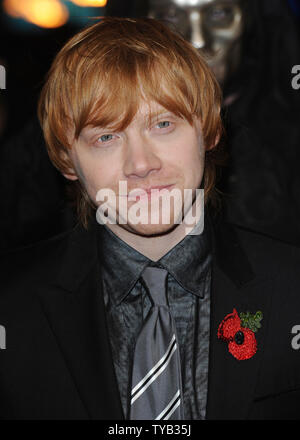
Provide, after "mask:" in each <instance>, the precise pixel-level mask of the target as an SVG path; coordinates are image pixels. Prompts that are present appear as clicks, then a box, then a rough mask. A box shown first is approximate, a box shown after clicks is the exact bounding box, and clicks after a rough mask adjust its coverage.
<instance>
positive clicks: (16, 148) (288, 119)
mask: <svg viewBox="0 0 300 440" xmlns="http://www.w3.org/2000/svg"><path fill="white" fill-rule="evenodd" d="M65 3H66V4H68V3H70V2H65ZM246 4H247V17H248V18H247V26H246V30H245V34H244V38H243V55H242V62H241V65H240V69H239V70H238V72H237V73H236V75H235V77H234V78H232V79H231V81H230V82H229V83H227V84H226V85H225V87H224V95H225V97H226V96H228V95H229V94H231V93H238V95H239V98H238V99H237V100H236V101H235V102H234V103H233V104H232V105H231V106H230V107H226V108H224V110H223V114H224V123H225V126H226V130H227V146H228V150H229V152H230V155H231V159H230V162H229V163H228V166H227V167H226V169H225V170H224V171H223V173H222V176H221V178H220V180H219V183H218V185H219V188H220V190H222V191H223V193H224V209H225V212H226V216H227V218H228V220H230V221H231V222H234V223H236V224H239V225H242V226H244V227H246V228H248V229H253V230H256V231H258V232H261V233H263V234H266V235H269V236H273V237H276V238H277V239H279V240H282V241H285V242H290V243H293V244H296V245H299V244H300V221H299V218H300V173H299V164H300V152H299V151H300V121H299V116H300V89H299V90H294V89H293V88H292V86H291V81H292V78H293V75H292V73H291V70H292V67H293V66H294V65H300V48H299V42H300V37H299V31H300V27H299V18H300V2H299V0H290V1H288V0H246ZM1 6H2V5H1ZM70 11H71V12H70V14H71V20H70V21H69V22H68V23H67V24H66V25H64V26H62V27H61V28H58V29H50V30H48V29H42V28H38V27H37V26H35V25H29V24H27V25H26V24H25V23H24V22H23V21H22V20H16V19H15V20H14V19H12V18H9V17H8V16H7V15H6V14H5V13H4V12H3V10H2V7H0V64H2V65H4V66H5V67H6V72H7V82H6V90H0V121H2V125H4V128H3V130H1V129H0V197H1V208H2V209H1V220H0V226H1V229H0V230H1V234H0V247H1V248H2V249H4V250H6V249H12V248H16V247H19V246H23V245H27V244H30V243H33V242H36V241H38V240H41V239H45V238H48V237H50V236H52V235H54V234H57V233H60V232H62V231H64V230H66V229H68V228H69V227H71V226H72V225H73V224H74V221H75V217H74V214H73V211H72V210H71V208H70V207H69V205H68V203H67V201H66V195H65V191H66V189H65V187H66V182H65V179H64V178H63V177H62V176H60V175H59V173H58V172H57V171H56V170H55V168H54V167H53V166H52V164H51V163H50V162H49V159H48V156H47V153H46V149H45V146H44V143H43V138H42V133H41V130H40V128H39V124H38V121H37V118H36V103H37V98H38V94H39V91H40V89H41V86H42V84H43V80H44V77H45V74H46V72H47V70H48V69H49V67H50V64H51V62H52V59H53V57H54V55H55V53H56V52H57V51H58V50H59V49H60V47H61V46H62V44H63V43H64V42H65V41H66V40H67V39H68V38H69V37H71V36H72V35H73V34H74V33H75V32H76V31H77V30H79V29H80V27H82V26H83V25H85V24H88V23H90V22H91V20H90V19H89V16H97V15H99V16H101V15H104V14H107V15H119V16H139V15H146V13H147V1H142V0H140V1H137V0H131V1H128V0H127V1H121V0H119V1H118V0H110V1H108V4H107V7H106V10H104V9H103V8H86V10H84V9H82V8H79V7H77V8H76V7H74V5H73V6H72V9H71V10H70ZM79 16H80V17H81V20H79V19H78V17H79ZM0 125H1V124H0Z"/></svg>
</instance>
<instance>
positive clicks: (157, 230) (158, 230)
mask: <svg viewBox="0 0 300 440" xmlns="http://www.w3.org/2000/svg"><path fill="white" fill-rule="evenodd" d="M122 226H123V227H124V226H125V225H122ZM177 226H178V224H176V223H175V224H174V223H172V224H157V225H151V224H147V225H143V224H138V225H131V224H127V225H126V229H127V230H128V231H129V232H132V233H133V234H136V235H141V236H144V237H158V236H161V235H165V234H168V233H169V232H171V231H173V230H174V229H175V228H176V227H177Z"/></svg>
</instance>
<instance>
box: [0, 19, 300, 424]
mask: <svg viewBox="0 0 300 440" xmlns="http://www.w3.org/2000/svg"><path fill="white" fill-rule="evenodd" d="M220 100H221V97H220V91H219V87H218V85H217V82H216V80H215V79H214V76H213V74H212V73H211V72H210V70H209V68H208V67H207V66H206V64H205V62H204V60H203V59H202V57H201V55H199V53H198V52H197V50H196V49H195V48H193V47H192V45H190V43H188V42H186V41H185V40H184V39H183V38H182V37H181V36H179V35H177V34H175V33H173V32H172V31H170V30H169V29H168V28H167V27H165V26H164V25H162V24H160V23H159V22H157V21H155V20H151V19H137V20H134V19H121V18H104V19H103V20H102V21H100V22H99V23H96V24H95V25H93V26H92V27H89V28H87V29H85V30H83V31H82V32H80V33H79V34H77V35H75V37H74V38H73V39H71V40H70V41H69V42H68V43H67V44H66V45H65V46H64V47H63V49H62V50H61V51H60V53H59V54H58V55H57V57H56V59H55V60H54V63H53V65H52V68H51V70H50V72H49V76H48V79H47V82H46V84H45V86H44V89H43V91H42V94H41V100H40V106H39V115H40V120H41V124H42V127H43V131H44V135H45V139H46V143H47V147H48V153H49V155H50V158H51V159H52V162H53V163H54V164H55V166H56V167H57V168H58V169H59V170H60V171H61V172H62V173H63V174H64V176H65V177H66V178H68V179H69V180H71V181H73V183H74V191H75V192H76V194H77V198H78V216H79V223H78V225H77V226H76V227H75V228H74V229H73V230H71V231H69V232H67V233H64V234H61V235H60V236H58V237H55V238H53V239H50V240H48V241H45V242H42V243H40V244H37V245H34V246H31V247H27V248H24V249H23V250H21V251H18V252H11V253H10V254H6V255H5V256H4V257H3V258H2V261H1V266H2V268H3V279H2V288H1V296H0V324H1V326H2V327H1V329H2V339H3V341H2V342H3V343H2V350H1V351H0V356H1V360H0V369H1V376H0V377H1V399H0V414H1V417H2V418H3V419H7V418H10V419H11V418H14V419H18V418H21V419H49V418H51V419H131V420H138V419H161V420H174V419H179V420H183V419H197V420H203V419H245V418H249V419H253V418H259V419H266V418H273V419H279V418H298V406H299V402H300V391H299V386H300V369H299V366H300V358H299V346H300V344H299V339H300V338H299V336H298V332H299V325H300V317H299V312H298V310H299V303H300V299H299V294H298V292H299V287H300V286H299V284H300V283H299V281H298V277H297V276H296V270H297V269H298V264H299V262H300V255H299V250H298V249H297V248H294V247H292V246H288V245H285V244H282V243H280V242H277V241H275V240H273V239H270V238H266V237H264V236H261V235H259V234H255V233H253V232H250V231H247V230H244V229H241V228H234V227H232V226H230V225H229V224H226V223H224V222H223V221H222V216H221V215H220V214H218V202H217V200H218V198H217V190H216V188H215V177H216V167H217V165H218V164H220V163H222V160H223V151H222V148H221V147H220V146H219V141H220V139H221V135H222V124H221V119H220ZM120 184H123V185H125V191H123V189H124V187H123V186H121V185H120ZM249 184H251V182H250V183H249ZM102 190H104V191H106V192H105V195H106V197H103V192H102V193H101V191H102ZM186 191H188V192H189V193H188V194H191V195H192V197H191V198H190V199H189V202H187V204H186V203H185V202H186V200H188V198H187V199H186V198H185V194H186ZM203 193H204V204H203V203H202V205H201V203H198V201H199V200H200V201H201V200H202V202H203V197H198V195H199V194H200V196H201V195H203ZM171 194H172V200H173V202H174V203H172V204H169V205H168V204H167V203H165V201H164V200H168V197H166V198H165V199H164V197H163V196H168V195H171ZM173 195H174V196H173ZM182 196H184V197H183V198H182ZM170 199H171V197H170V198H169V200H170ZM157 201H158V203H157ZM115 202H116V203H115ZM199 205H200V207H201V206H202V211H200V213H199V210H198V207H199ZM203 205H204V211H203ZM137 207H138V210H137V209H136V208H137ZM166 207H167V208H169V212H168V214H169V217H168V221H165V217H164V215H163V214H164V209H165V208H166ZM104 208H105V209H104ZM138 211H139V212H138ZM219 211H220V210H219ZM195 212H196V215H190V216H189V219H190V220H191V221H187V217H188V215H189V214H191V213H192V214H194V213H195ZM149 214H151V215H150V216H149ZM152 214H153V217H152ZM203 218H205V221H204V227H201V226H202V220H203ZM96 219H97V220H98V221H96ZM141 219H142V221H139V220H141ZM149 219H150V220H149ZM153 219H154V220H153ZM114 220H116V221H114ZM136 220H138V221H136ZM189 226H190V227H189ZM296 268H297V269H296ZM4 342H5V348H4V345H3V344H4Z"/></svg>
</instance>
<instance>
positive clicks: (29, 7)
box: [3, 0, 69, 28]
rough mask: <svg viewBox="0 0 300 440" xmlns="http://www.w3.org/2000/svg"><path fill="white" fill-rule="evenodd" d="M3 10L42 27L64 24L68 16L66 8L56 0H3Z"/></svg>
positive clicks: (54, 26)
mask: <svg viewBox="0 0 300 440" xmlns="http://www.w3.org/2000/svg"><path fill="white" fill-rule="evenodd" d="M3 6H4V9H5V11H6V12H7V13H8V14H9V15H12V16H14V17H22V18H24V19H25V20H27V21H29V22H30V23H34V24H35V25H37V26H40V27H44V28H56V27H60V26H62V25H64V24H65V23H66V22H67V21H68V18H69V13H68V10H67V8H66V7H65V6H64V5H62V4H61V3H60V2H59V1H58V0H22V1H20V0H4V3H3Z"/></svg>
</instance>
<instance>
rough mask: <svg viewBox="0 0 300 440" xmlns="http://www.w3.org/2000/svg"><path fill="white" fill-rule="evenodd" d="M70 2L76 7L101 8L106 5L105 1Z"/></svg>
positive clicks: (75, 0) (80, 0) (84, 0)
mask: <svg viewBox="0 0 300 440" xmlns="http://www.w3.org/2000/svg"><path fill="white" fill-rule="evenodd" d="M71 2H72V3H75V5H78V6H93V7H97V6H98V7H103V6H105V5H106V3H107V0H71Z"/></svg>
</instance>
